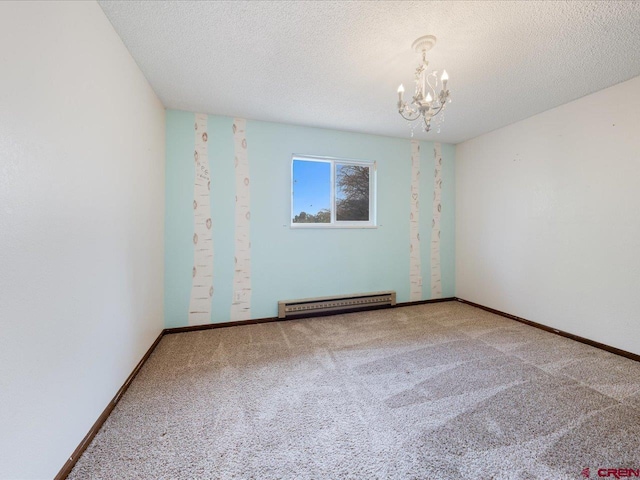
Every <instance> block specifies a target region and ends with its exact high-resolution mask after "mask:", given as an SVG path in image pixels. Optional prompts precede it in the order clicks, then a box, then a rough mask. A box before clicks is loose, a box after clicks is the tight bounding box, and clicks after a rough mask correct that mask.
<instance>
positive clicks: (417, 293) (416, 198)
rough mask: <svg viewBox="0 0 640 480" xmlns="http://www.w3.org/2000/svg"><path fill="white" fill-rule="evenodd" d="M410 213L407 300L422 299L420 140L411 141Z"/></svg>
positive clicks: (415, 300)
mask: <svg viewBox="0 0 640 480" xmlns="http://www.w3.org/2000/svg"><path fill="white" fill-rule="evenodd" d="M410 202H411V213H410V216H409V285H410V287H409V301H410V302H417V301H419V300H422V265H421V259H420V142H419V141H418V140H412V141H411V199H410Z"/></svg>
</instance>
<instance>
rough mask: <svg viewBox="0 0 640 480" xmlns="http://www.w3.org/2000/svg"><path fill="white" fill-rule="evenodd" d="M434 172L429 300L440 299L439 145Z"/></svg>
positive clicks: (440, 179) (440, 210) (440, 175)
mask: <svg viewBox="0 0 640 480" xmlns="http://www.w3.org/2000/svg"><path fill="white" fill-rule="evenodd" d="M433 153H434V156H435V163H436V170H435V174H434V181H433V220H432V221H431V298H442V277H441V271H440V215H441V212H442V154H441V146H440V144H439V143H436V144H435V145H434V149H433Z"/></svg>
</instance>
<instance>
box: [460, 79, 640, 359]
mask: <svg viewBox="0 0 640 480" xmlns="http://www.w3.org/2000/svg"><path fill="white" fill-rule="evenodd" d="M529 94H536V92H529ZM540 94H544V92H540ZM456 192H457V193H456V215H457V218H456V279H457V285H456V295H457V296H458V297H460V298H463V299H466V300H470V301H473V302H477V303H480V304H483V305H486V306H489V307H493V308H496V309H498V310H502V311H504V312H508V313H511V314H513V315H517V316H520V317H523V318H527V319H529V320H533V321H536V322H539V323H542V324H544V325H548V326H551V327H554V328H557V329H560V330H564V331H567V332H570V333H573V334H577V335H580V336H583V337H586V338H589V339H592V340H596V341H599V342H602V343H605V344H608V345H611V346H614V347H618V348H622V349H624V350H627V351H630V352H633V353H636V354H640V344H639V343H638V339H639V338H640V77H636V78H634V79H632V80H629V81H627V82H624V83H621V84H618V85H616V86H614V87H611V88H608V89H606V90H602V91H600V92H597V93H595V94H592V95H589V96H587V97H583V98H581V99H579V100H576V101H574V102H571V103H568V104H566V105H563V106H561V107H558V108H555V109H553V110H549V111H547V112H544V113H542V114H539V115H536V116H534V117H531V118H528V119H526V120H523V121H521V122H518V123H515V124H513V125H510V126H508V127H505V128H502V129H500V130H496V131H494V132H491V133H488V134H486V135H482V136H480V137H477V138H475V139H472V140H469V141H467V142H464V143H462V144H460V145H458V146H457V148H456Z"/></svg>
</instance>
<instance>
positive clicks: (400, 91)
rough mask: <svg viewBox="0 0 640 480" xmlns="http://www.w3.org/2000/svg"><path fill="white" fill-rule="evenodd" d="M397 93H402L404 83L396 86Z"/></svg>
mask: <svg viewBox="0 0 640 480" xmlns="http://www.w3.org/2000/svg"><path fill="white" fill-rule="evenodd" d="M398 93H399V94H400V95H402V94H403V93H404V85H403V84H400V86H399V87H398Z"/></svg>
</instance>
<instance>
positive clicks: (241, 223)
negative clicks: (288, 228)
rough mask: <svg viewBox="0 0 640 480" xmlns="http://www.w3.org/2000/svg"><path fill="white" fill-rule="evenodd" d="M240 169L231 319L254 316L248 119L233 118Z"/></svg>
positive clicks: (237, 171) (236, 153)
mask: <svg viewBox="0 0 640 480" xmlns="http://www.w3.org/2000/svg"><path fill="white" fill-rule="evenodd" d="M233 142H234V147H235V172H236V217H235V220H236V226H235V243H236V248H235V267H234V272H233V299H232V303H231V320H232V321H235V320H248V319H250V318H251V236H250V233H251V230H250V223H251V209H250V206H251V202H250V199H251V197H250V180H249V158H248V152H247V138H246V120H244V119H242V118H235V119H234V120H233Z"/></svg>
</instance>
